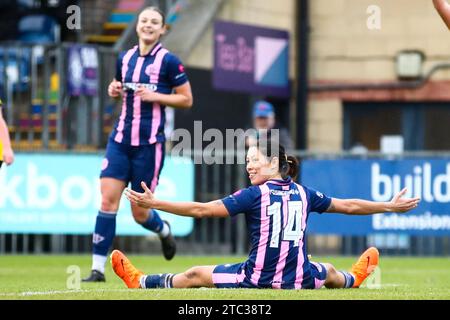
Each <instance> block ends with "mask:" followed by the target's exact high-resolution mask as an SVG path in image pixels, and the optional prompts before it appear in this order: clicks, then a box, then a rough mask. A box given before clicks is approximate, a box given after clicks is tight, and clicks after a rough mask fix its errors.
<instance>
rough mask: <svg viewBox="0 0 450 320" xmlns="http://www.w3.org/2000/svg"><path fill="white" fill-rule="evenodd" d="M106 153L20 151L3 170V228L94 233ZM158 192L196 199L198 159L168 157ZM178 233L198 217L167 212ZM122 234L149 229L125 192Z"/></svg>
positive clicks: (0, 230)
mask: <svg viewBox="0 0 450 320" xmlns="http://www.w3.org/2000/svg"><path fill="white" fill-rule="evenodd" d="M102 159H103V157H102V156H100V155H70V154H52V155H50V154H25V153H19V154H17V155H16V159H15V161H14V165H12V166H9V167H6V166H4V167H3V168H2V169H1V170H0V233H30V234H44V233H49V234H90V233H92V232H93V230H94V225H95V218H96V216H97V212H98V209H99V208H100V202H101V197H100V186H99V178H98V177H99V174H100V168H101V163H102ZM155 195H156V197H158V198H160V199H162V200H170V201H193V198H194V165H193V163H192V161H191V160H190V159H188V158H176V157H166V159H165V163H164V168H163V170H162V173H161V176H160V179H159V184H158V187H157V188H156V192H155ZM161 217H162V218H163V219H165V220H167V221H169V223H170V224H171V228H172V232H173V234H174V235H175V236H185V235H188V234H189V233H190V232H191V231H192V228H193V219H192V218H189V217H179V216H175V215H171V214H168V213H164V212H161ZM116 233H117V234H118V235H149V231H148V230H146V229H144V228H142V227H141V226H140V225H138V224H137V223H136V222H135V221H134V219H133V217H132V215H131V210H130V204H129V201H128V199H126V197H125V196H123V197H122V199H121V203H120V208H119V212H118V216H117V230H116Z"/></svg>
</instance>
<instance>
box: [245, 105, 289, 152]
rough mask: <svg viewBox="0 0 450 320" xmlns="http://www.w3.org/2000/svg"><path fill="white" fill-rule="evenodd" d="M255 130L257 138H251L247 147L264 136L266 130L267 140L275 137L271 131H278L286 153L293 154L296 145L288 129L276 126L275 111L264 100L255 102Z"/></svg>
mask: <svg viewBox="0 0 450 320" xmlns="http://www.w3.org/2000/svg"><path fill="white" fill-rule="evenodd" d="M253 128H254V129H256V130H257V131H258V133H257V136H256V137H249V139H248V140H247V145H252V144H253V143H254V142H255V141H256V140H257V138H258V137H259V136H261V135H262V134H263V131H264V130H268V131H267V135H268V136H267V138H268V139H270V137H271V136H272V135H273V132H272V131H271V129H278V130H279V138H280V141H279V143H280V144H281V145H283V146H284V147H285V149H286V152H288V153H292V151H293V150H294V143H293V141H292V139H291V137H290V135H289V132H288V130H287V129H286V128H281V127H279V126H277V124H276V120H275V111H274V107H273V105H272V104H271V103H269V102H267V101H264V100H260V101H256V102H255V104H254V105H253Z"/></svg>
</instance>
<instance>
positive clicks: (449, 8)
mask: <svg viewBox="0 0 450 320" xmlns="http://www.w3.org/2000/svg"><path fill="white" fill-rule="evenodd" d="M433 4H434V7H435V8H436V10H437V12H438V13H439V15H440V16H441V18H442V20H444V22H445V24H446V25H447V28H448V29H450V4H448V3H447V0H433Z"/></svg>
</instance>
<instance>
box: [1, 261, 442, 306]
mask: <svg viewBox="0 0 450 320" xmlns="http://www.w3.org/2000/svg"><path fill="white" fill-rule="evenodd" d="M130 259H131V261H132V262H133V263H134V265H135V266H136V267H138V268H140V269H141V270H142V271H144V272H145V273H148V274H150V273H164V272H172V273H177V272H182V271H184V270H186V269H188V268H189V267H191V266H195V265H211V264H223V263H236V262H241V261H244V259H245V258H244V257H214V256H208V257H201V256H195V257H190V256H177V257H175V258H174V260H172V261H170V262H167V261H165V260H164V259H163V258H162V257H161V256H130ZM314 261H319V262H330V263H332V264H334V265H335V266H336V267H337V268H338V269H341V270H347V269H349V267H350V266H351V264H352V263H354V261H355V258H348V257H320V258H319V257H315V258H314ZM90 263H91V258H90V256H88V255H85V256H76V255H65V256H57V255H42V256H25V255H20V256H12V255H6V256H1V257H0V283H1V285H0V300H5V299H14V300H18V299H57V300H65V299H69V300H79V299H89V300H92V299H101V300H103V299H105V300H109V299H115V300H124V299H136V300H137V299H156V300H184V299H186V300H197V299H201V300H233V299H239V300H276V299H282V300H291V299H295V300H310V299H314V300H324V299H333V300H340V299H352V300H353V299H358V300H366V299H367V300H376V299H395V300H397V299H408V300H410V299H417V300H421V299H426V300H430V299H440V300H441V299H445V300H448V299H450V259H448V258H403V257H401V258H400V257H397V258H390V257H381V258H380V272H381V288H378V289H369V288H365V287H362V288H359V289H346V290H344V289H342V290H330V289H325V288H323V289H320V290H270V289H269V290H253V289H252V290H250V289H206V288H202V289H156V290H129V289H126V288H125V285H124V284H123V283H122V280H121V279H119V278H118V277H117V276H116V275H115V274H114V272H113V271H112V269H111V267H110V265H109V263H108V264H107V268H106V280H107V282H106V283H81V288H80V289H79V290H76V289H71V287H70V285H71V284H73V283H74V282H73V279H74V277H76V273H73V271H72V272H71V273H68V270H69V271H70V269H68V268H69V266H75V270H77V267H79V269H78V270H81V273H80V276H81V277H84V276H86V275H87V274H88V273H89V271H90ZM68 284H69V287H68Z"/></svg>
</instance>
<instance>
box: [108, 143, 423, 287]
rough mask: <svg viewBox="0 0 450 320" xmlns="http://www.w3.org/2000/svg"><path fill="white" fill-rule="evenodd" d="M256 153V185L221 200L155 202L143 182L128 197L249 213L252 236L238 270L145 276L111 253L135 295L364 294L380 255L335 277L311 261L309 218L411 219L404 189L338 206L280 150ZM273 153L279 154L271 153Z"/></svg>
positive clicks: (160, 205) (372, 253)
mask: <svg viewBox="0 0 450 320" xmlns="http://www.w3.org/2000/svg"><path fill="white" fill-rule="evenodd" d="M266 145H267V146H263V145H262V144H260V145H256V146H251V147H250V148H249V150H248V153H247V158H246V161H247V172H248V175H249V178H250V182H251V184H252V186H251V187H249V188H246V189H242V190H240V191H238V192H236V193H234V194H232V195H230V196H228V197H226V198H224V199H222V200H217V201H212V202H208V203H198V202H179V203H176V202H167V201H161V200H158V199H156V198H155V197H154V196H153V193H152V192H151V190H150V189H149V188H147V187H146V185H145V183H143V182H142V187H143V188H144V190H145V192H144V193H139V192H136V191H133V190H128V189H127V190H126V191H125V193H126V196H127V198H128V199H129V200H130V201H131V203H133V204H134V205H137V206H141V207H143V208H155V209H160V210H164V211H167V212H171V213H173V214H176V215H181V216H190V217H195V218H204V217H217V218H219V217H220V218H223V217H228V216H235V215H237V214H239V213H242V214H245V217H246V221H247V228H248V232H249V234H250V237H251V250H250V254H249V256H248V259H247V261H245V262H243V263H238V264H232V265H229V264H225V265H212V266H197V267H193V268H191V269H189V270H187V271H185V272H183V273H179V274H169V273H166V274H160V275H145V274H144V273H143V272H141V271H139V270H138V269H137V268H135V267H134V266H133V265H132V264H131V262H130V260H129V259H127V257H126V256H125V255H124V254H123V253H121V252H120V251H118V250H114V251H113V252H112V254H111V263H112V267H113V269H114V271H115V273H116V274H117V275H118V276H119V277H120V278H122V280H123V281H124V282H125V284H126V285H127V286H128V287H129V288H197V287H217V288H274V289H318V288H320V287H322V286H325V287H327V288H351V287H359V286H360V285H361V283H362V282H363V281H364V280H365V279H366V277H367V276H368V275H369V274H370V273H371V272H372V271H373V270H374V269H375V267H376V266H377V265H378V251H377V249H376V248H373V247H372V248H369V249H367V250H366V251H365V252H364V253H363V254H362V255H361V257H360V258H359V260H358V261H357V262H356V263H355V264H354V265H353V267H352V269H351V272H347V271H337V270H336V269H335V268H334V267H333V265H331V264H330V263H316V262H312V261H309V259H308V255H307V252H306V227H307V221H308V215H309V213H310V212H319V213H322V212H340V213H344V214H349V215H367V214H374V213H379V212H406V211H409V210H411V209H413V208H415V207H417V205H418V203H419V199H418V198H414V199H405V198H402V196H403V195H404V194H405V192H406V189H404V190H402V191H401V192H400V193H398V194H397V195H395V197H394V198H393V199H392V200H391V201H390V202H373V201H365V200H360V199H336V198H329V197H327V196H325V195H324V194H322V193H320V192H318V191H315V190H313V189H310V188H308V187H306V186H302V185H300V184H297V183H295V180H294V179H295V176H296V175H297V171H298V162H297V160H296V159H295V158H294V157H291V156H287V155H286V154H285V151H284V148H283V147H282V146H277V145H276V144H274V143H272V142H269V143H266ZM268 150H275V152H277V153H276V154H275V152H272V153H268V152H267V151H268Z"/></svg>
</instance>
